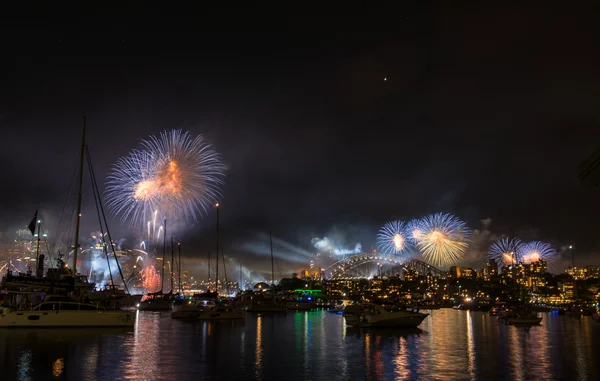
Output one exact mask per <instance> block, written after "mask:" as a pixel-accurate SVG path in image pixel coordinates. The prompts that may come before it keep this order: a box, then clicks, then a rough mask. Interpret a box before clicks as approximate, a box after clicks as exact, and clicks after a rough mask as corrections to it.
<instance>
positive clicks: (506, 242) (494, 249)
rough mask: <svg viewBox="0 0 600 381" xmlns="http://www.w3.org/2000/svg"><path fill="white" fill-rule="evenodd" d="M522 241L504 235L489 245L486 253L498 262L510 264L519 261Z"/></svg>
mask: <svg viewBox="0 0 600 381" xmlns="http://www.w3.org/2000/svg"><path fill="white" fill-rule="evenodd" d="M522 246H523V242H521V240H520V239H518V238H510V237H505V238H502V239H501V240H499V241H496V242H494V243H493V244H492V246H490V249H489V251H488V255H489V257H490V258H491V259H494V260H496V262H497V263H498V264H504V265H510V264H513V262H514V263H518V262H519V261H521V257H520V255H521V249H522Z"/></svg>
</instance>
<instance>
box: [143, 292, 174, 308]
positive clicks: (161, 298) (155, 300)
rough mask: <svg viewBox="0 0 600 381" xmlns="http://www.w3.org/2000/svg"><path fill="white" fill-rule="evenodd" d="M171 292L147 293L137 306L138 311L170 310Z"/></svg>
mask: <svg viewBox="0 0 600 381" xmlns="http://www.w3.org/2000/svg"><path fill="white" fill-rule="evenodd" d="M171 299H172V298H171V294H163V293H162V292H156V293H149V294H148V295H147V296H146V297H145V298H144V300H142V301H141V302H140V303H139V304H138V305H137V308H138V309H139V310H140V311H170V310H171V309H172V308H173V302H172V300H171Z"/></svg>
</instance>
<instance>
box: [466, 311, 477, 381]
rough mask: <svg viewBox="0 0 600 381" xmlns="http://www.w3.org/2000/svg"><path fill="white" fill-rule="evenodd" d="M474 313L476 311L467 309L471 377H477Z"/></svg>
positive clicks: (468, 368) (469, 370)
mask: <svg viewBox="0 0 600 381" xmlns="http://www.w3.org/2000/svg"><path fill="white" fill-rule="evenodd" d="M473 314H474V312H471V311H467V353H468V357H467V358H468V360H469V366H468V367H467V370H468V372H469V375H470V376H471V378H474V377H475V337H474V335H473ZM478 315H479V314H478Z"/></svg>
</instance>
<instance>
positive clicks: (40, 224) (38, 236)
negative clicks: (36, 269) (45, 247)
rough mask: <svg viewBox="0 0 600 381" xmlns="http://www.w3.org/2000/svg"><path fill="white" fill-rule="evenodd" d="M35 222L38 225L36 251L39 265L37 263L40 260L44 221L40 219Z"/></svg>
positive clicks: (36, 259) (36, 260)
mask: <svg viewBox="0 0 600 381" xmlns="http://www.w3.org/2000/svg"><path fill="white" fill-rule="evenodd" d="M35 223H36V224H37V226H38V234H37V238H38V239H37V248H36V252H35V263H36V266H37V265H38V264H37V263H38V261H39V260H40V234H41V232H40V230H41V229H42V223H41V222H38V221H35Z"/></svg>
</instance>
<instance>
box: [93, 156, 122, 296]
mask: <svg viewBox="0 0 600 381" xmlns="http://www.w3.org/2000/svg"><path fill="white" fill-rule="evenodd" d="M86 148H87V146H86ZM86 152H87V151H86ZM87 162H88V172H89V174H90V180H91V182H92V193H93V194H94V203H95V204H96V214H98V224H100V236H101V237H102V244H103V248H104V254H105V255H106V264H107V265H108V273H109V274H110V284H111V286H112V290H113V294H115V293H116V291H115V281H114V279H113V275H112V270H111V268H110V256H109V255H108V248H107V247H106V239H105V238H104V227H103V226H102V218H100V208H98V196H96V189H95V188H94V178H93V177H92V163H91V162H90V160H89V157H88V161H87ZM109 238H110V237H109ZM123 282H125V280H123Z"/></svg>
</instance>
